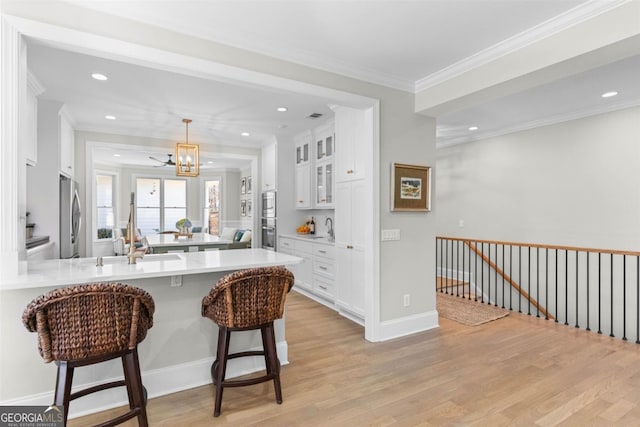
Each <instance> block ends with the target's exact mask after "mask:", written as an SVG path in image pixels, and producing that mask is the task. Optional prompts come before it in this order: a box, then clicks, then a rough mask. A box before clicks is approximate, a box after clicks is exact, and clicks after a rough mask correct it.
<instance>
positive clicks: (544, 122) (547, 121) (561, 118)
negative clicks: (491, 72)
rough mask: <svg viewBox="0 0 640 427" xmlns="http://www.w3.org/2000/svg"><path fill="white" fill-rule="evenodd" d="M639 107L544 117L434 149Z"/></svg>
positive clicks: (617, 106) (633, 103)
mask: <svg viewBox="0 0 640 427" xmlns="http://www.w3.org/2000/svg"><path fill="white" fill-rule="evenodd" d="M634 107H640V100H634V101H631V102H626V103H618V104H613V105H609V106H607V107H596V108H585V109H582V110H579V111H574V112H571V113H568V114H557V115H554V116H549V117H545V118H542V119H539V120H532V121H530V122H525V123H519V124H517V125H513V126H508V127H504V128H501V129H498V130H495V131H490V132H482V133H475V134H473V136H469V135H465V136H460V137H457V138H451V139H449V140H447V141H446V142H441V141H438V138H436V148H447V147H451V146H454V145H459V144H466V143H469V142H476V141H481V140H485V139H490V138H496V137H499V136H503V135H508V134H511V133H516V132H522V131H526V130H530V129H535V128H539V127H544V126H551V125H555V124H558V123H564V122H570V121H572V120H578V119H583V118H586V117H591V116H597V115H600V114H606V113H611V112H614V111H619V110H625V109H627V108H634Z"/></svg>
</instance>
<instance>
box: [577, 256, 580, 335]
mask: <svg viewBox="0 0 640 427" xmlns="http://www.w3.org/2000/svg"><path fill="white" fill-rule="evenodd" d="M579 255H580V254H579V252H578V251H576V328H579V327H580V325H579V324H578V323H579V320H578V299H579V298H578V296H579V295H580V294H579V292H578V259H579V258H580V256H579Z"/></svg>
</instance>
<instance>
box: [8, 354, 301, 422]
mask: <svg viewBox="0 0 640 427" xmlns="http://www.w3.org/2000/svg"><path fill="white" fill-rule="evenodd" d="M276 347H277V351H278V358H279V359H280V364H281V365H287V364H288V363H289V357H288V345H287V342H286V341H281V342H278V343H276ZM252 350H261V347H260V348H255V349H252ZM213 360H214V358H212V357H211V358H206V359H201V360H196V361H194V362H188V363H182V364H179V365H172V366H167V367H165V368H160V369H153V370H149V371H145V372H143V373H142V383H143V384H144V386H145V388H146V389H147V393H148V398H149V399H151V398H154V397H158V396H164V395H167V394H171V393H175V392H178V391H183V390H188V389H190V388H194V387H200V386H203V385H207V384H211V382H212V381H211V364H212V363H213ZM78 369H82V368H78ZM263 369H264V357H262V356H256V357H243V358H238V359H233V360H230V361H229V362H228V364H227V375H226V377H227V378H234V377H239V376H241V375H246V374H250V373H252V372H258V371H260V370H263ZM118 379H121V378H112V379H106V380H105V381H104V382H109V381H117V380H118ZM96 384H97V383H86V384H78V385H76V384H74V387H73V391H77V390H81V389H84V388H87V387H91V386H93V385H96ZM53 397H54V392H53V390H52V391H51V392H47V393H39V394H33V395H30V396H23V397H20V398H16V399H11V400H5V401H2V402H0V405H2V406H5V405H29V406H31V405H50V404H51V403H52V402H53ZM128 404H129V400H128V399H127V393H126V389H125V388H124V387H117V388H114V389H109V390H104V391H102V392H98V393H94V394H91V395H88V396H85V397H82V398H80V399H77V400H74V401H73V402H72V403H71V407H70V408H69V418H77V417H81V416H84V415H88V414H92V413H95V412H100V411H105V410H107V409H111V408H116V407H118V406H123V405H128ZM211 405H213V401H212V402H211ZM212 408H213V406H212Z"/></svg>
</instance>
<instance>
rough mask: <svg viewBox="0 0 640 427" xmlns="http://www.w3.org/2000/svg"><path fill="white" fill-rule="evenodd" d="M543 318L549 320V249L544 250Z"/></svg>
mask: <svg viewBox="0 0 640 427" xmlns="http://www.w3.org/2000/svg"><path fill="white" fill-rule="evenodd" d="M544 318H545V320H549V248H544Z"/></svg>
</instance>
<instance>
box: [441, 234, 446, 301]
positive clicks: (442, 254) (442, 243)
mask: <svg viewBox="0 0 640 427" xmlns="http://www.w3.org/2000/svg"><path fill="white" fill-rule="evenodd" d="M443 245H444V239H440V293H442V279H443V277H442V275H443V274H445V272H444V269H443V268H442V266H443V263H444V253H443V252H442V247H443Z"/></svg>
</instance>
